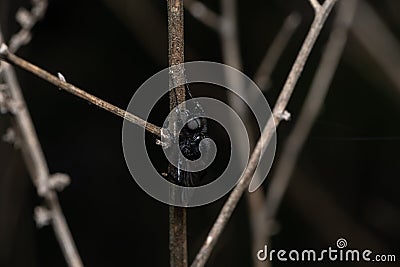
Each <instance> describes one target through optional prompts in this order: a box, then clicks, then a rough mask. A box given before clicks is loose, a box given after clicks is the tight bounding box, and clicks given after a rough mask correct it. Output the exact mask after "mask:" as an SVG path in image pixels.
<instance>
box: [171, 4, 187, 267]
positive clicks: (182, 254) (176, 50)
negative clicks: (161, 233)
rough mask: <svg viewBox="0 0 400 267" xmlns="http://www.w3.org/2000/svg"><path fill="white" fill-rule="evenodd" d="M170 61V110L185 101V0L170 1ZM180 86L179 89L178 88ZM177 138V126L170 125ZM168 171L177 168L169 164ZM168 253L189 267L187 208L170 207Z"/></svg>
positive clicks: (180, 266) (174, 265) (175, 265)
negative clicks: (183, 65) (183, 64)
mask: <svg viewBox="0 0 400 267" xmlns="http://www.w3.org/2000/svg"><path fill="white" fill-rule="evenodd" d="M167 3H168V59H169V67H170V72H169V75H170V79H169V83H170V84H169V86H170V88H171V91H170V93H169V103H170V109H171V110H173V109H174V108H175V107H176V106H177V105H179V104H181V103H183V102H185V100H186V97H185V87H184V85H183V82H184V81H185V74H184V69H183V67H182V65H181V64H182V63H184V39H183V34H184V28H183V0H168V1H167ZM177 84H181V85H180V86H176V85H177ZM171 127H172V130H173V133H174V135H176V134H177V133H176V132H175V131H176V127H174V126H173V125H171ZM169 168H175V167H174V166H173V165H172V164H170V166H169ZM169 250H170V266H171V267H187V265H188V262H187V237H186V208H183V207H174V206H170V207H169Z"/></svg>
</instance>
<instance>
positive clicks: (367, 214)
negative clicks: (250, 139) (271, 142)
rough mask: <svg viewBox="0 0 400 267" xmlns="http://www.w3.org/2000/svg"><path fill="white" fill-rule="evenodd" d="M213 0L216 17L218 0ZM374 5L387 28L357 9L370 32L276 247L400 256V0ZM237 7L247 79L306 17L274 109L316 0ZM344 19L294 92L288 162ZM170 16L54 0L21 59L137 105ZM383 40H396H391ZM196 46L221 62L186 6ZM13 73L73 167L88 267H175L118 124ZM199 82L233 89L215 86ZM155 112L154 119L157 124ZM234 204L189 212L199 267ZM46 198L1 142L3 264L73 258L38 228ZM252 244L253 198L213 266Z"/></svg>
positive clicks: (360, 41)
mask: <svg viewBox="0 0 400 267" xmlns="http://www.w3.org/2000/svg"><path fill="white" fill-rule="evenodd" d="M202 2H203V3H204V4H205V5H206V6H208V7H209V8H210V9H212V10H214V11H215V12H217V13H219V12H220V5H219V2H218V1H211V0H205V1H202ZM363 2H366V3H367V4H368V7H371V10H373V13H372V14H374V15H376V16H377V18H378V19H379V20H381V21H382V25H380V24H379V25H378V24H377V23H372V24H371V23H370V24H368V23H367V22H368V21H369V22H371V21H372V22H374V21H375V20H372V19H371V18H370V17H366V14H367V13H365V12H360V10H358V12H357V14H356V17H355V21H354V23H355V25H359V26H358V27H354V28H353V29H352V30H351V31H350V34H349V40H348V43H347V45H346V48H345V50H344V54H343V57H342V59H341V61H340V64H339V67H338V69H337V71H336V74H335V77H334V80H333V82H332V85H331V87H330V90H329V93H328V95H327V97H326V101H325V102H324V105H323V108H322V110H321V112H320V113H319V115H318V118H317V121H316V123H315V124H314V127H313V129H312V131H311V133H310V135H309V136H308V138H307V141H306V143H305V145H304V148H303V150H302V152H301V154H300V156H299V159H298V162H297V165H296V167H295V170H294V173H293V174H292V177H291V178H292V179H291V182H290V185H289V188H288V190H287V192H286V194H285V197H284V199H283V202H282V206H281V207H280V208H279V211H278V214H277V218H276V222H275V224H274V227H273V229H274V230H273V235H272V236H271V239H270V240H269V243H268V244H267V245H268V246H269V247H272V248H276V249H302V248H315V249H325V248H327V247H329V246H331V247H334V246H335V244H336V240H337V239H338V238H340V237H343V238H346V239H347V241H348V244H349V245H348V246H349V247H360V248H363V249H371V250H373V251H374V253H381V254H395V255H397V258H399V257H400V253H399V252H400V246H399V245H400V198H399V194H400V180H399V178H400V156H399V151H400V124H399V122H400V105H399V103H400V58H399V53H400V49H399V48H400V46H398V44H399V42H398V39H399V38H400V2H399V1H397V0H382V1H372V0H371V1H363ZM20 7H25V8H27V9H30V7H31V3H30V1H27V0H0V26H1V31H2V32H3V35H4V37H5V39H6V40H9V38H10V36H12V35H13V34H14V33H15V32H17V31H18V30H19V25H18V23H17V22H16V20H15V14H16V12H17V10H18V8H20ZM237 10H238V33H239V41H240V52H241V58H242V61H243V72H244V73H245V74H247V75H248V76H250V77H253V76H254V74H255V72H256V70H257V68H258V66H259V64H260V62H261V61H262V58H263V56H264V54H265V51H266V50H267V49H268V47H269V46H270V45H271V43H272V42H273V40H274V38H275V36H276V35H277V33H278V32H279V30H280V29H281V27H282V24H283V23H284V21H285V19H286V18H287V16H288V15H289V14H291V13H292V12H294V11H297V12H298V14H300V16H301V22H300V25H299V27H298V28H297V29H296V30H295V32H294V34H293V36H292V38H291V39H290V42H289V43H288V45H287V47H285V49H284V52H283V54H282V56H280V58H279V61H278V62H277V65H276V67H275V68H274V71H273V72H272V75H271V84H270V89H269V90H268V91H267V92H266V93H265V96H266V98H267V100H268V102H269V103H270V105H271V106H273V104H274V103H275V101H276V99H277V96H278V94H279V92H280V90H281V88H282V86H283V84H284V82H285V79H286V77H287V75H288V73H289V71H290V68H291V65H292V64H293V62H294V59H295V57H296V55H297V53H298V51H299V48H300V46H301V44H302V41H303V40H304V37H305V35H306V33H307V31H308V28H309V26H310V24H311V22H312V18H313V10H312V8H311V6H310V5H309V3H308V1H306V0H304V1H294V0H287V1H280V0H269V1H262V0H249V1H238V9H237ZM367 15H370V13H368V14H367ZM333 17H334V13H333V14H332V16H331V18H330V19H329V20H328V22H327V25H326V27H325V28H324V30H323V32H322V34H321V36H320V38H319V39H318V42H317V44H316V46H315V49H314V50H313V52H312V54H311V56H310V58H309V61H308V63H307V65H306V68H305V69H304V73H303V75H302V77H301V79H300V80H299V83H298V85H297V86H296V89H295V91H294V94H293V97H292V99H291V101H290V102H289V106H288V110H289V111H290V112H291V114H292V119H291V120H290V121H289V122H282V124H281V126H280V127H279V129H278V145H277V154H276V158H275V160H276V162H277V161H279V159H280V155H281V154H280V153H281V150H282V147H283V145H284V144H285V140H286V137H287V136H288V134H289V133H290V132H291V129H292V128H293V125H294V123H295V122H296V119H297V115H298V113H299V111H300V108H301V106H302V104H303V102H304V99H305V96H306V93H307V92H308V90H309V88H310V84H311V81H312V78H313V75H314V73H315V71H316V69H317V67H318V62H319V60H320V58H321V55H322V51H323V48H324V47H325V44H326V41H327V38H328V36H329V30H330V29H331V27H332V21H333V19H332V18H333ZM375 19H376V18H375ZM166 23H167V9H166V1H156V0H134V1H129V0H103V1H100V0H97V1H96V0H86V1H78V0H69V1H65V0H50V1H49V6H48V11H47V13H46V15H45V17H44V18H43V20H41V21H40V22H39V23H38V24H37V25H36V26H35V27H34V29H33V39H32V41H31V42H30V44H29V45H27V46H25V47H23V48H22V49H20V50H19V52H18V53H17V54H18V55H20V56H22V57H23V58H25V59H28V60H29V61H31V62H33V63H35V64H37V65H39V66H41V67H43V68H44V69H46V70H48V71H50V72H51V73H57V72H58V71H60V72H62V73H63V75H64V76H65V77H66V78H67V80H68V81H69V82H70V83H72V84H75V85H77V86H79V87H80V88H83V89H85V90H87V91H88V92H90V93H91V94H94V95H96V96H98V97H100V98H102V99H104V100H107V101H109V102H111V103H113V104H115V105H117V106H118V107H121V108H125V107H126V106H127V105H128V102H129V100H130V98H131V97H132V95H133V93H134V92H135V90H136V88H138V87H139V86H140V85H141V84H142V83H143V82H144V81H145V80H146V79H148V78H149V77H150V76H151V75H153V74H154V73H156V72H158V71H160V70H161V69H163V68H165V67H167V65H168V53H167V24H166ZM360 25H361V26H360ZM362 25H368V26H367V28H365V27H362ZM381 26H383V27H384V29H385V31H387V32H383V30H382V27H381ZM356 29H357V30H356ZM382 33H386V34H384V35H382ZM382 36H384V37H385V38H386V37H387V36H389V37H390V40H389V41H390V42H389V41H388V40H384V39H382V38H384V37H382ZM366 40H367V42H366ZM369 45H372V46H373V47H378V48H377V49H375V50H373V49H371V48H370V46H369ZM374 45H375V46H374ZM382 45H383V46H382ZM385 45H387V46H385ZM396 45H397V46H396ZM185 51H186V55H185V57H186V61H193V60H209V61H216V62H222V57H223V55H222V51H221V41H220V37H219V36H218V34H217V33H216V32H215V31H214V30H213V29H211V28H209V27H207V26H205V25H204V24H203V23H201V22H199V21H198V20H197V19H196V18H194V17H193V16H192V15H191V14H190V13H188V12H185ZM374 51H378V52H374ZM397 59H399V60H397ZM16 71H17V75H18V79H19V81H20V83H21V87H22V90H23V93H24V97H25V100H26V102H27V105H28V108H29V110H30V113H31V116H32V119H33V122H34V124H35V127H36V131H37V134H38V137H39V140H40V143H41V145H42V148H43V151H44V153H45V156H46V159H47V161H48V164H49V168H50V172H51V173H56V172H63V173H67V174H69V175H70V177H71V180H72V181H71V184H70V185H69V186H68V187H67V188H66V189H65V190H64V191H63V192H61V193H60V194H59V198H60V202H61V206H62V208H63V211H64V213H65V216H66V218H67V221H68V224H69V226H70V229H71V232H72V235H73V237H74V239H75V242H76V244H77V247H78V250H79V252H80V255H81V257H82V259H83V262H84V264H85V266H97V267H101V266H168V263H169V254H168V253H169V251H168V206H167V205H165V204H163V203H160V202H158V201H156V200H155V199H153V198H152V197H150V196H149V195H147V194H146V193H145V192H144V191H142V190H141V189H140V188H139V186H138V185H137V184H136V183H135V182H134V180H133V179H132V177H131V175H130V173H129V171H128V169H127V167H126V164H125V160H124V157H123V152H122V146H121V128H122V120H121V119H120V118H118V117H116V116H114V115H112V114H110V113H107V112H105V111H103V110H100V109H99V108H97V107H95V106H93V105H90V104H88V103H87V102H85V101H82V100H80V99H77V98H76V97H74V96H72V95H69V94H67V93H65V92H63V91H60V90H57V89H56V88H54V86H52V85H49V84H48V83H46V82H44V81H42V80H40V79H39V78H37V77H34V76H33V75H31V74H29V73H27V72H24V71H22V70H20V69H16ZM396 75H397V76H396ZM193 91H194V92H193V94H194V95H207V96H210V97H217V98H222V99H223V98H224V94H223V93H221V92H219V91H215V90H207V89H204V90H203V91H201V88H198V90H196V88H195V89H194V90H193ZM167 108H168V106H167V105H165V110H167ZM153 122H154V123H158V121H157V118H155V120H154V121H153ZM11 125H12V123H11V120H10V115H8V114H3V115H1V116H0V135H4V134H5V133H6V132H7V129H8V128H9V127H11ZM158 125H159V124H158ZM220 141H221V142H224V140H220ZM275 165H276V164H275ZM275 165H274V166H275ZM274 166H273V167H272V170H271V173H270V175H269V177H273V174H274ZM269 177H268V178H267V179H266V182H265V183H264V189H267V188H268V186H269V184H270V182H271V180H270V179H269ZM225 200H226V197H224V198H222V199H220V200H219V201H216V202H215V203H212V204H209V205H207V206H203V207H199V208H191V209H190V210H189V211H188V251H189V262H191V261H192V260H193V258H194V257H195V255H196V253H197V251H198V250H199V248H200V246H201V245H202V243H203V242H204V240H205V237H206V235H207V233H208V231H209V229H210V227H211V226H212V224H213V222H214V220H215V219H216V216H217V214H218V212H219V210H220V208H221V206H222V205H223V203H224V201H225ZM42 202H43V201H42V200H41V199H40V198H38V197H37V195H36V190H35V188H34V187H33V185H32V182H31V180H30V177H29V175H28V172H27V169H26V167H25V164H24V161H23V158H22V156H21V153H20V151H19V150H18V149H14V147H13V145H12V144H9V143H7V142H0V266H5V267H11V266H29V267H30V266H32V267H34V266H43V267H46V266H66V263H65V260H64V258H63V255H62V253H61V250H60V248H59V245H58V243H57V240H56V238H55V236H54V232H53V229H52V227H51V226H46V227H43V228H41V229H38V228H36V226H35V222H34V220H33V210H34V208H35V207H36V206H37V205H40V204H41V203H42ZM251 244H252V234H251V223H250V219H249V209H248V204H247V197H243V198H242V200H241V201H240V203H239V205H238V207H237V209H236V210H235V212H234V214H233V216H232V218H231V220H230V221H229V223H228V226H227V228H226V229H225V230H224V232H223V235H222V237H221V239H220V240H219V241H218V243H217V246H216V248H215V250H214V252H213V253H212V256H211V258H210V259H209V261H208V263H207V266H252V265H253V257H254V253H253V250H252V245H251ZM258 249H262V247H260V248H258ZM319 264H320V265H321V266H336V265H337V264H336V263H332V262H323V263H319ZM288 265H291V264H290V263H285V262H278V261H275V262H273V263H272V266H288ZM309 265H310V263H304V266H309ZM291 266H293V263H292V265H291ZM296 266H303V265H301V264H300V263H297V264H296ZM316 266H317V264H316ZM318 266H319V265H318ZM341 266H366V265H365V263H363V262H360V263H349V262H348V263H341ZM385 266H397V265H390V264H387V265H385Z"/></svg>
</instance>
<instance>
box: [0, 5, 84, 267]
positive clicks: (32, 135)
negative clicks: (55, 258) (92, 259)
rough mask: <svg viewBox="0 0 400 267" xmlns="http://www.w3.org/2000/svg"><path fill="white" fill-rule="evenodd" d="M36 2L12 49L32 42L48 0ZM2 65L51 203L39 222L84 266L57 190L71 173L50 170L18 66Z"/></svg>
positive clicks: (9, 104)
mask: <svg viewBox="0 0 400 267" xmlns="http://www.w3.org/2000/svg"><path fill="white" fill-rule="evenodd" d="M34 3H35V4H37V5H38V6H34V7H33V9H32V13H31V14H30V13H29V14H28V13H24V14H25V16H31V18H30V19H29V20H28V21H29V23H28V22H27V21H25V24H23V23H24V22H23V21H24V19H22V18H20V19H19V22H20V23H21V25H22V30H21V31H20V34H17V35H15V36H17V37H14V38H13V39H12V40H14V41H12V44H13V46H12V49H13V50H14V51H16V50H17V49H18V48H19V47H20V46H22V45H24V44H26V43H27V42H29V39H30V38H28V37H27V36H30V33H29V32H30V29H31V28H32V27H33V25H34V24H35V23H36V21H37V20H38V19H39V18H40V17H41V16H43V14H44V12H45V10H46V6H47V1H39V0H38V1H34ZM19 12H21V11H19ZM22 12H24V11H22ZM20 16H21V15H20ZM26 38H28V39H26ZM2 42H3V36H2V33H1V31H0V43H2ZM0 50H1V49H0ZM3 50H4V47H3ZM3 52H4V51H3ZM0 68H1V73H0V75H1V78H2V79H3V80H4V82H5V90H3V93H2V97H3V98H4V99H3V100H4V107H5V108H6V109H7V110H8V111H9V112H10V113H11V114H12V115H13V119H14V121H15V125H16V127H17V131H18V134H19V136H18V139H19V145H20V147H21V148H22V154H23V156H24V160H25V162H26V165H27V168H28V171H29V173H30V176H31V177H32V180H33V184H34V185H35V186H36V187H37V190H38V194H39V195H40V196H42V197H43V198H44V199H45V202H46V204H47V208H37V209H36V211H38V210H42V211H45V212H42V213H41V214H42V215H43V214H46V216H41V217H40V218H39V217H37V216H36V219H37V223H38V225H45V224H47V223H51V224H52V225H53V228H54V232H55V235H56V238H57V240H58V242H59V244H60V247H61V250H62V252H63V254H64V257H65V260H66V262H67V264H68V266H69V267H82V266H83V264H82V260H81V258H80V256H79V254H78V251H77V249H76V246H75V243H74V240H73V239H72V235H71V232H70V230H69V228H68V225H67V222H66V220H65V217H64V214H63V212H62V210H61V207H60V204H59V201H58V197H57V193H56V191H55V190H56V189H57V188H58V187H64V186H66V185H67V184H68V183H69V177H68V176H66V175H54V176H53V175H50V174H49V169H48V167H47V162H46V159H45V157H44V154H43V151H42V148H41V146H40V143H39V141H38V137H37V135H36V131H35V128H34V126H33V123H32V119H31V117H30V114H29V111H28V109H27V106H26V103H25V100H24V98H23V95H22V91H21V88H20V86H19V83H18V80H17V77H16V75H15V72H14V69H13V68H12V66H10V65H8V64H5V63H3V64H1V65H0ZM60 177H61V179H60ZM36 213H38V212H36ZM44 217H46V221H44V220H41V219H43V218H44Z"/></svg>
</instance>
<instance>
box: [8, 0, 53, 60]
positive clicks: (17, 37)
mask: <svg viewBox="0 0 400 267" xmlns="http://www.w3.org/2000/svg"><path fill="white" fill-rule="evenodd" d="M31 2H32V8H31V10H30V11H28V10H26V9H25V8H20V9H19V10H18V11H17V15H16V19H17V21H18V22H19V24H20V25H21V29H20V31H19V32H17V33H16V34H14V35H13V36H12V37H11V39H10V47H9V49H10V51H11V52H13V53H15V52H16V51H17V50H18V49H19V48H20V47H21V46H23V45H26V44H28V43H29V42H30V40H31V38H32V33H31V30H32V28H33V27H34V26H35V24H36V23H37V22H38V21H39V20H40V19H42V17H43V16H44V15H45V14H46V11H47V5H48V2H47V0H32V1H31Z"/></svg>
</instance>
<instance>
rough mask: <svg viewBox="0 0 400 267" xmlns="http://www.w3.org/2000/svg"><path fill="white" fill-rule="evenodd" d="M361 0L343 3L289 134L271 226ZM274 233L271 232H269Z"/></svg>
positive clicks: (273, 194)
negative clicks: (308, 90)
mask: <svg viewBox="0 0 400 267" xmlns="http://www.w3.org/2000/svg"><path fill="white" fill-rule="evenodd" d="M356 7H357V0H347V1H342V2H341V3H340V8H339V11H338V14H337V17H336V20H335V24H334V29H333V30H332V32H331V34H330V37H329V41H328V44H327V46H326V48H325V51H324V52H323V53H322V54H323V57H322V59H321V63H320V65H319V67H318V70H317V73H316V74H315V78H314V80H313V82H312V85H311V89H310V92H309V93H308V95H307V97H306V100H305V103H304V105H303V107H302V110H301V112H300V115H299V118H298V121H297V122H296V124H295V126H294V128H293V130H292V133H291V134H290V135H289V137H288V139H287V141H286V144H285V146H284V148H283V152H282V155H281V157H280V160H279V162H278V163H277V164H278V165H277V167H276V170H275V174H274V177H273V179H272V181H271V184H270V186H269V187H268V191H267V194H266V203H265V208H264V209H265V210H266V212H267V214H266V217H267V218H264V219H267V221H268V222H270V224H269V225H272V223H273V220H275V216H276V213H277V210H278V207H279V206H280V203H281V202H282V198H283V196H284V193H285V191H286V189H287V187H288V185H289V181H290V177H291V174H292V172H293V169H294V167H295V164H296V162H297V158H298V156H299V154H300V152H301V150H302V148H303V146H304V143H305V141H306V139H307V136H308V135H309V133H310V131H311V128H312V126H313V124H314V121H315V119H316V117H317V115H318V113H319V111H320V109H321V107H322V105H323V103H324V99H325V96H326V94H327V92H328V89H329V86H330V84H331V81H332V78H333V75H334V73H335V71H336V68H337V66H338V64H339V60H340V57H341V55H342V53H343V50H344V47H345V44H346V41H347V33H348V30H349V28H350V26H351V23H352V20H353V17H354V14H355V10H356ZM267 234H270V233H267Z"/></svg>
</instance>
